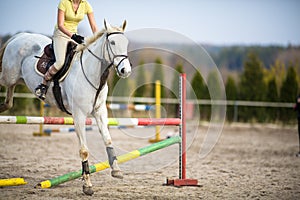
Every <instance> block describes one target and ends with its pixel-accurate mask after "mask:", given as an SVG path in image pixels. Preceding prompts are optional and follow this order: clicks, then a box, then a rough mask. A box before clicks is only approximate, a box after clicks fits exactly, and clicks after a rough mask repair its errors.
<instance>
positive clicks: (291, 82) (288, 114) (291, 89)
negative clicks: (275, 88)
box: [280, 66, 298, 122]
mask: <svg viewBox="0 0 300 200" xmlns="http://www.w3.org/2000/svg"><path fill="white" fill-rule="evenodd" d="M297 93H298V83H297V75H296V71H295V68H294V67H292V66H290V67H289V68H288V71H287V75H286V78H285V79H284V81H283V83H282V87H281V89H280V101H281V102H289V103H294V101H295V99H296V97H297V95H298V94H297ZM293 118H296V117H295V116H294V113H293V111H292V109H284V108H282V109H281V112H280V119H281V120H283V122H290V121H291V120H292V119H293Z"/></svg>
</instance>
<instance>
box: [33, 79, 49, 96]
mask: <svg viewBox="0 0 300 200" xmlns="http://www.w3.org/2000/svg"><path fill="white" fill-rule="evenodd" d="M47 90H48V86H47V85H44V84H42V83H41V84H39V85H38V86H37V88H35V95H36V96H37V97H38V98H40V99H41V100H45V99H46V93H47Z"/></svg>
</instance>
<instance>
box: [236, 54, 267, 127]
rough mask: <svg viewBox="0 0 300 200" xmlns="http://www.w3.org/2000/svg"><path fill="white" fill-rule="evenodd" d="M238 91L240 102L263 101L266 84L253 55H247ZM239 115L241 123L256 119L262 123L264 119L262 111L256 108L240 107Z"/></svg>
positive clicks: (260, 66)
mask: <svg viewBox="0 0 300 200" xmlns="http://www.w3.org/2000/svg"><path fill="white" fill-rule="evenodd" d="M239 91H240V97H241V100H247V101H263V100H264V99H265V94H266V84H265V82H264V73H263V64H262V62H261V61H260V59H259V58H258V56H257V55H256V54H254V53H250V54H248V57H247V60H246V62H245V64H244V72H243V74H242V75H241V82H240V86H239ZM239 115H240V116H239V119H242V120H243V121H249V120H253V119H256V120H258V121H260V122H262V121H264V120H265V117H266V116H265V112H264V109H263V108H258V107H251V108H250V107H241V108H240V109H239Z"/></svg>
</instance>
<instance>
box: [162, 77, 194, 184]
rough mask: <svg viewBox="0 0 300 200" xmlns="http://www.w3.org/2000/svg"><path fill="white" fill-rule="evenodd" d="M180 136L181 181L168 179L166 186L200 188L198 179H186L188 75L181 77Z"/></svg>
mask: <svg viewBox="0 0 300 200" xmlns="http://www.w3.org/2000/svg"><path fill="white" fill-rule="evenodd" d="M179 90H180V120H181V124H180V126H179V128H180V131H179V132H180V133H181V134H180V136H181V143H180V147H179V149H180V150H179V179H174V180H169V179H167V182H166V185H173V186H198V180H197V179H187V178H186V150H187V149H186V118H185V117H186V116H185V112H186V74H181V75H180V88H179Z"/></svg>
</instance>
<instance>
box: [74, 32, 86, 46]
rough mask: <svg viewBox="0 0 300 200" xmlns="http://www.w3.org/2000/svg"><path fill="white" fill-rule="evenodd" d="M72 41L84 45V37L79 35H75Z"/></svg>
mask: <svg viewBox="0 0 300 200" xmlns="http://www.w3.org/2000/svg"><path fill="white" fill-rule="evenodd" d="M71 39H72V40H74V41H75V42H77V43H78V44H82V43H83V42H84V37H82V36H81V35H77V34H73V35H72V37H71Z"/></svg>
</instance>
